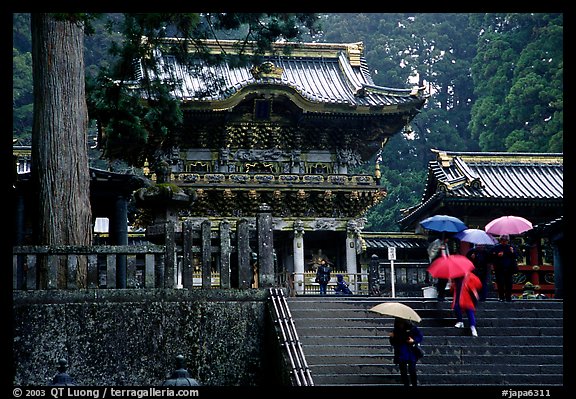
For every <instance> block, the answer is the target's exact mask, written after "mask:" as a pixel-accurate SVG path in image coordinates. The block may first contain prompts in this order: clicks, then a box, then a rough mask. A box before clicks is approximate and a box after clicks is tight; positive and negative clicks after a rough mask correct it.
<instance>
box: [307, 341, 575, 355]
mask: <svg viewBox="0 0 576 399" xmlns="http://www.w3.org/2000/svg"><path fill="white" fill-rule="evenodd" d="M386 341H387V340H386ZM302 348H303V349H305V351H306V352H305V353H306V354H307V355H323V354H327V355H330V354H334V353H335V351H337V352H338V354H341V355H360V354H372V353H376V354H385V355H392V353H393V349H392V346H391V345H390V344H388V343H387V342H379V343H376V344H374V345H370V344H369V345H360V344H357V343H356V342H355V341H354V343H347V344H343V345H338V347H337V348H336V349H335V348H334V345H333V344H331V343H329V344H327V345H309V344H307V343H305V342H304V343H302ZM422 348H423V349H424V351H425V352H426V354H427V355H432V354H433V355H479V356H480V355H491V356H501V355H505V356H508V355H523V354H526V353H528V354H530V355H546V356H549V355H562V354H563V352H564V348H563V347H562V346H561V345H558V346H550V345H548V346H545V345H538V346H531V347H528V348H527V347H522V346H518V345H517V344H515V345H510V346H486V345H437V344H436V343H434V342H430V341H429V342H426V343H425V344H423V345H422Z"/></svg>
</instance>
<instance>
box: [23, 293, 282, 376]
mask: <svg viewBox="0 0 576 399" xmlns="http://www.w3.org/2000/svg"><path fill="white" fill-rule="evenodd" d="M267 299H268V292H267V290H233V289H228V290H216V289H214V290H203V289H192V290H176V289H153V290H145V289H143V290H134V289H130V290H102V289H101V290H82V291H66V290H49V291H46V290H45V291H15V292H14V293H13V312H14V323H13V334H14V335H13V357H14V376H13V382H14V385H19V386H26V385H49V384H50V383H51V382H52V378H53V377H54V375H55V374H56V373H57V372H58V360H59V359H62V358H63V359H66V360H67V361H68V365H69V366H68V370H67V372H68V374H69V375H70V376H71V377H72V378H73V379H74V381H75V383H76V385H89V386H90V385H91V386H158V385H161V384H162V382H163V381H164V380H165V379H166V378H167V375H168V374H169V373H171V372H172V371H173V370H174V369H175V358H176V356H177V355H179V354H181V355H183V356H184V357H185V362H186V364H185V367H186V368H187V369H188V371H189V372H190V376H191V377H192V378H194V379H196V380H197V381H198V382H199V383H200V384H201V385H209V386H261V385H270V384H274V383H275V382H277V381H279V379H280V378H281V377H280V375H281V374H282V373H281V372H280V371H279V370H278V367H276V365H277V364H279V363H278V360H277V359H274V358H273V357H277V356H278V349H277V346H278V344H277V342H275V339H272V336H273V335H274V334H273V331H274V329H273V327H272V323H271V320H270V315H269V312H268V308H267ZM274 338H275V337H274Z"/></svg>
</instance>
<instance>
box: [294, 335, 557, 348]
mask: <svg viewBox="0 0 576 399" xmlns="http://www.w3.org/2000/svg"><path fill="white" fill-rule="evenodd" d="M483 338H486V339H483ZM299 339H300V342H301V343H302V344H303V345H325V344H326V343H327V342H329V344H330V345H333V346H335V347H338V346H340V345H346V344H348V343H350V342H354V344H356V345H370V346H376V345H382V341H384V342H385V343H386V342H387V341H386V340H385V339H386V336H385V335H383V336H380V335H370V336H366V335H342V336H330V335H329V336H326V335H313V336H302V335H299ZM470 339H471V337H469V336H442V335H438V336H427V337H426V338H425V341H424V345H426V346H432V345H437V346H440V345H442V346H451V345H457V346H461V345H468V344H470ZM511 341H512V344H513V345H516V346H520V347H522V346H538V345H542V337H539V336H535V337H533V336H520V337H514V338H513V339H512V340H511V339H510V338H509V337H507V336H492V337H483V336H480V337H478V339H476V341H475V342H474V345H475V346H482V347H492V346H495V347H498V346H508V345H510V344H511ZM563 343H564V337H562V336H556V337H546V345H550V346H563Z"/></svg>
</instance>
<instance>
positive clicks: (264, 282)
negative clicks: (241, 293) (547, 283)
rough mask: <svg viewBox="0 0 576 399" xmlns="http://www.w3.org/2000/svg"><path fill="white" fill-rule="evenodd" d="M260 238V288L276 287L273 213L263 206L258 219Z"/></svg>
mask: <svg viewBox="0 0 576 399" xmlns="http://www.w3.org/2000/svg"><path fill="white" fill-rule="evenodd" d="M256 231H257V236H258V240H257V241H258V279H259V284H258V286H259V287H260V288H270V287H273V286H274V239H273V234H272V212H271V209H270V207H269V206H268V205H267V204H262V205H261V206H260V209H259V210H258V215H257V217H256Z"/></svg>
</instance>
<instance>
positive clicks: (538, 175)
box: [398, 149, 564, 298]
mask: <svg viewBox="0 0 576 399" xmlns="http://www.w3.org/2000/svg"><path fill="white" fill-rule="evenodd" d="M432 152H433V153H434V154H435V155H436V156H435V159H433V160H431V161H430V162H429V163H428V176H427V179H426V186H425V188H424V194H423V196H422V199H421V201H420V203H419V204H417V205H415V206H413V207H411V208H408V209H406V210H405V212H404V215H403V216H402V218H401V219H400V220H399V221H398V223H399V225H400V226H401V229H402V230H403V231H412V232H415V233H425V232H424V231H423V229H422V227H421V226H420V221H422V220H424V219H425V218H427V217H429V216H432V215H437V214H446V215H451V216H456V217H458V218H459V219H460V220H462V221H463V222H464V223H465V224H466V225H467V226H468V227H469V228H477V229H484V227H485V226H486V224H487V223H488V222H490V221H491V220H493V219H496V218H498V217H500V216H509V215H514V216H520V217H523V218H525V219H527V220H529V221H530V222H531V223H532V225H533V229H531V230H529V231H527V232H525V233H523V234H521V235H513V236H511V242H512V243H513V244H514V245H516V247H517V248H518V249H519V250H520V251H521V259H520V260H519V272H518V273H517V274H516V275H515V276H514V286H513V290H514V294H515V295H516V296H522V294H523V291H535V292H536V294H539V295H542V296H545V297H554V298H561V297H562V296H563V274H564V273H563V262H562V259H563V246H564V244H563V242H564V234H563V215H564V191H563V187H564V156H563V154H562V153H522V152H458V151H445V150H438V149H433V150H432ZM469 246H470V244H468V243H465V242H462V243H461V248H460V253H466V251H467V250H468V249H469ZM527 288H530V290H528V289H527Z"/></svg>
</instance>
